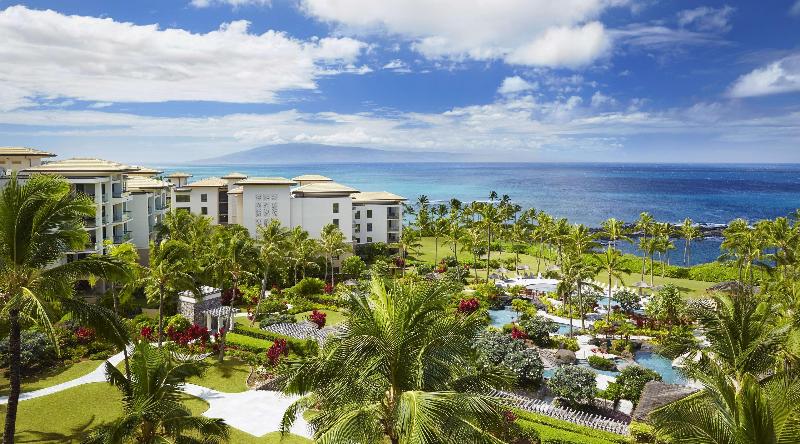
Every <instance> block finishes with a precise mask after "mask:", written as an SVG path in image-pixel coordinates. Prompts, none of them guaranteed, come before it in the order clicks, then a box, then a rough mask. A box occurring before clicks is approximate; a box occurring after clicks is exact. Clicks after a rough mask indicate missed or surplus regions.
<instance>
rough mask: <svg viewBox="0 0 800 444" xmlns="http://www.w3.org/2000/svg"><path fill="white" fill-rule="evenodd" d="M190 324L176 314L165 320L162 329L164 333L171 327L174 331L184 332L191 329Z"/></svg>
mask: <svg viewBox="0 0 800 444" xmlns="http://www.w3.org/2000/svg"><path fill="white" fill-rule="evenodd" d="M191 326H192V323H191V322H189V320H188V319H186V318H185V317H184V316H183V315H180V314H176V315H174V316H170V317H169V318H167V322H166V326H165V327H164V331H167V330H169V328H170V327H172V329H173V330H175V331H184V330H186V329H187V328H189V327H191Z"/></svg>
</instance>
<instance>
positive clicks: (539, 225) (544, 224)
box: [534, 211, 554, 273]
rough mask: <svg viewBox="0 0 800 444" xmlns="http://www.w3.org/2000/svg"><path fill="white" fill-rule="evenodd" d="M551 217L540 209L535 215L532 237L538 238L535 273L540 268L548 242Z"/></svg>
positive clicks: (551, 230)
mask: <svg viewBox="0 0 800 444" xmlns="http://www.w3.org/2000/svg"><path fill="white" fill-rule="evenodd" d="M553 225H554V221H553V217H552V216H550V215H549V214H547V213H545V212H544V211H540V212H539V213H538V214H537V215H536V228H535V229H534V233H535V234H534V238H536V239H538V240H539V255H538V256H539V257H538V259H537V261H536V273H539V272H540V271H541V268H542V256H544V247H545V243H547V242H549V239H550V237H551V234H552V232H553Z"/></svg>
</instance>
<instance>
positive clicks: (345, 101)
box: [0, 0, 800, 165]
mask: <svg viewBox="0 0 800 444" xmlns="http://www.w3.org/2000/svg"><path fill="white" fill-rule="evenodd" d="M284 143H320V144H329V145H342V146H362V147H370V148H379V149H387V150H402V151H408V152H409V154H408V155H409V158H414V157H415V152H426V151H445V152H452V153H455V154H457V155H456V156H454V159H470V160H494V161H610V162H759V163H763V162H800V0H768V1H738V2H736V1H729V2H718V1H711V0H709V1H690V0H683V1H655V0H642V1H635V0H559V1H551V0H493V1H486V0H404V1H388V0H138V1H135V2H132V1H100V0H82V1H80V2H75V1H66V0H62V1H27V2H20V1H6V0H0V145H10V146H15V145H21V146H31V147H36V148H40V149H44V150H48V151H52V152H55V153H57V154H58V155H59V156H63V157H73V156H81V157H85V156H96V157H103V158H108V159H113V160H119V161H125V162H136V163H139V164H153V165H162V164H165V163H171V162H182V161H187V160H193V159H202V158H208V157H214V156H219V155H223V154H225V153H229V152H234V151H239V150H243V149H248V148H252V147H256V146H262V145H273V144H284ZM310 161H313V159H310Z"/></svg>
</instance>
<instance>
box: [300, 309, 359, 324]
mask: <svg viewBox="0 0 800 444" xmlns="http://www.w3.org/2000/svg"><path fill="white" fill-rule="evenodd" d="M319 311H321V312H323V313H325V315H326V316H325V325H336V324H341V323H342V322H344V321H345V319H346V317H345V315H344V314H342V313H340V312H338V311H334V310H319ZM309 315H311V312H310V311H304V312H302V313H297V314H296V315H295V316H294V317H295V319H297V321H298V322H300V321H305V320H306V319H308V317H309Z"/></svg>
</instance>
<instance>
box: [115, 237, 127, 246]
mask: <svg viewBox="0 0 800 444" xmlns="http://www.w3.org/2000/svg"><path fill="white" fill-rule="evenodd" d="M124 242H125V236H114V243H115V244H121V243H124Z"/></svg>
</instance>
